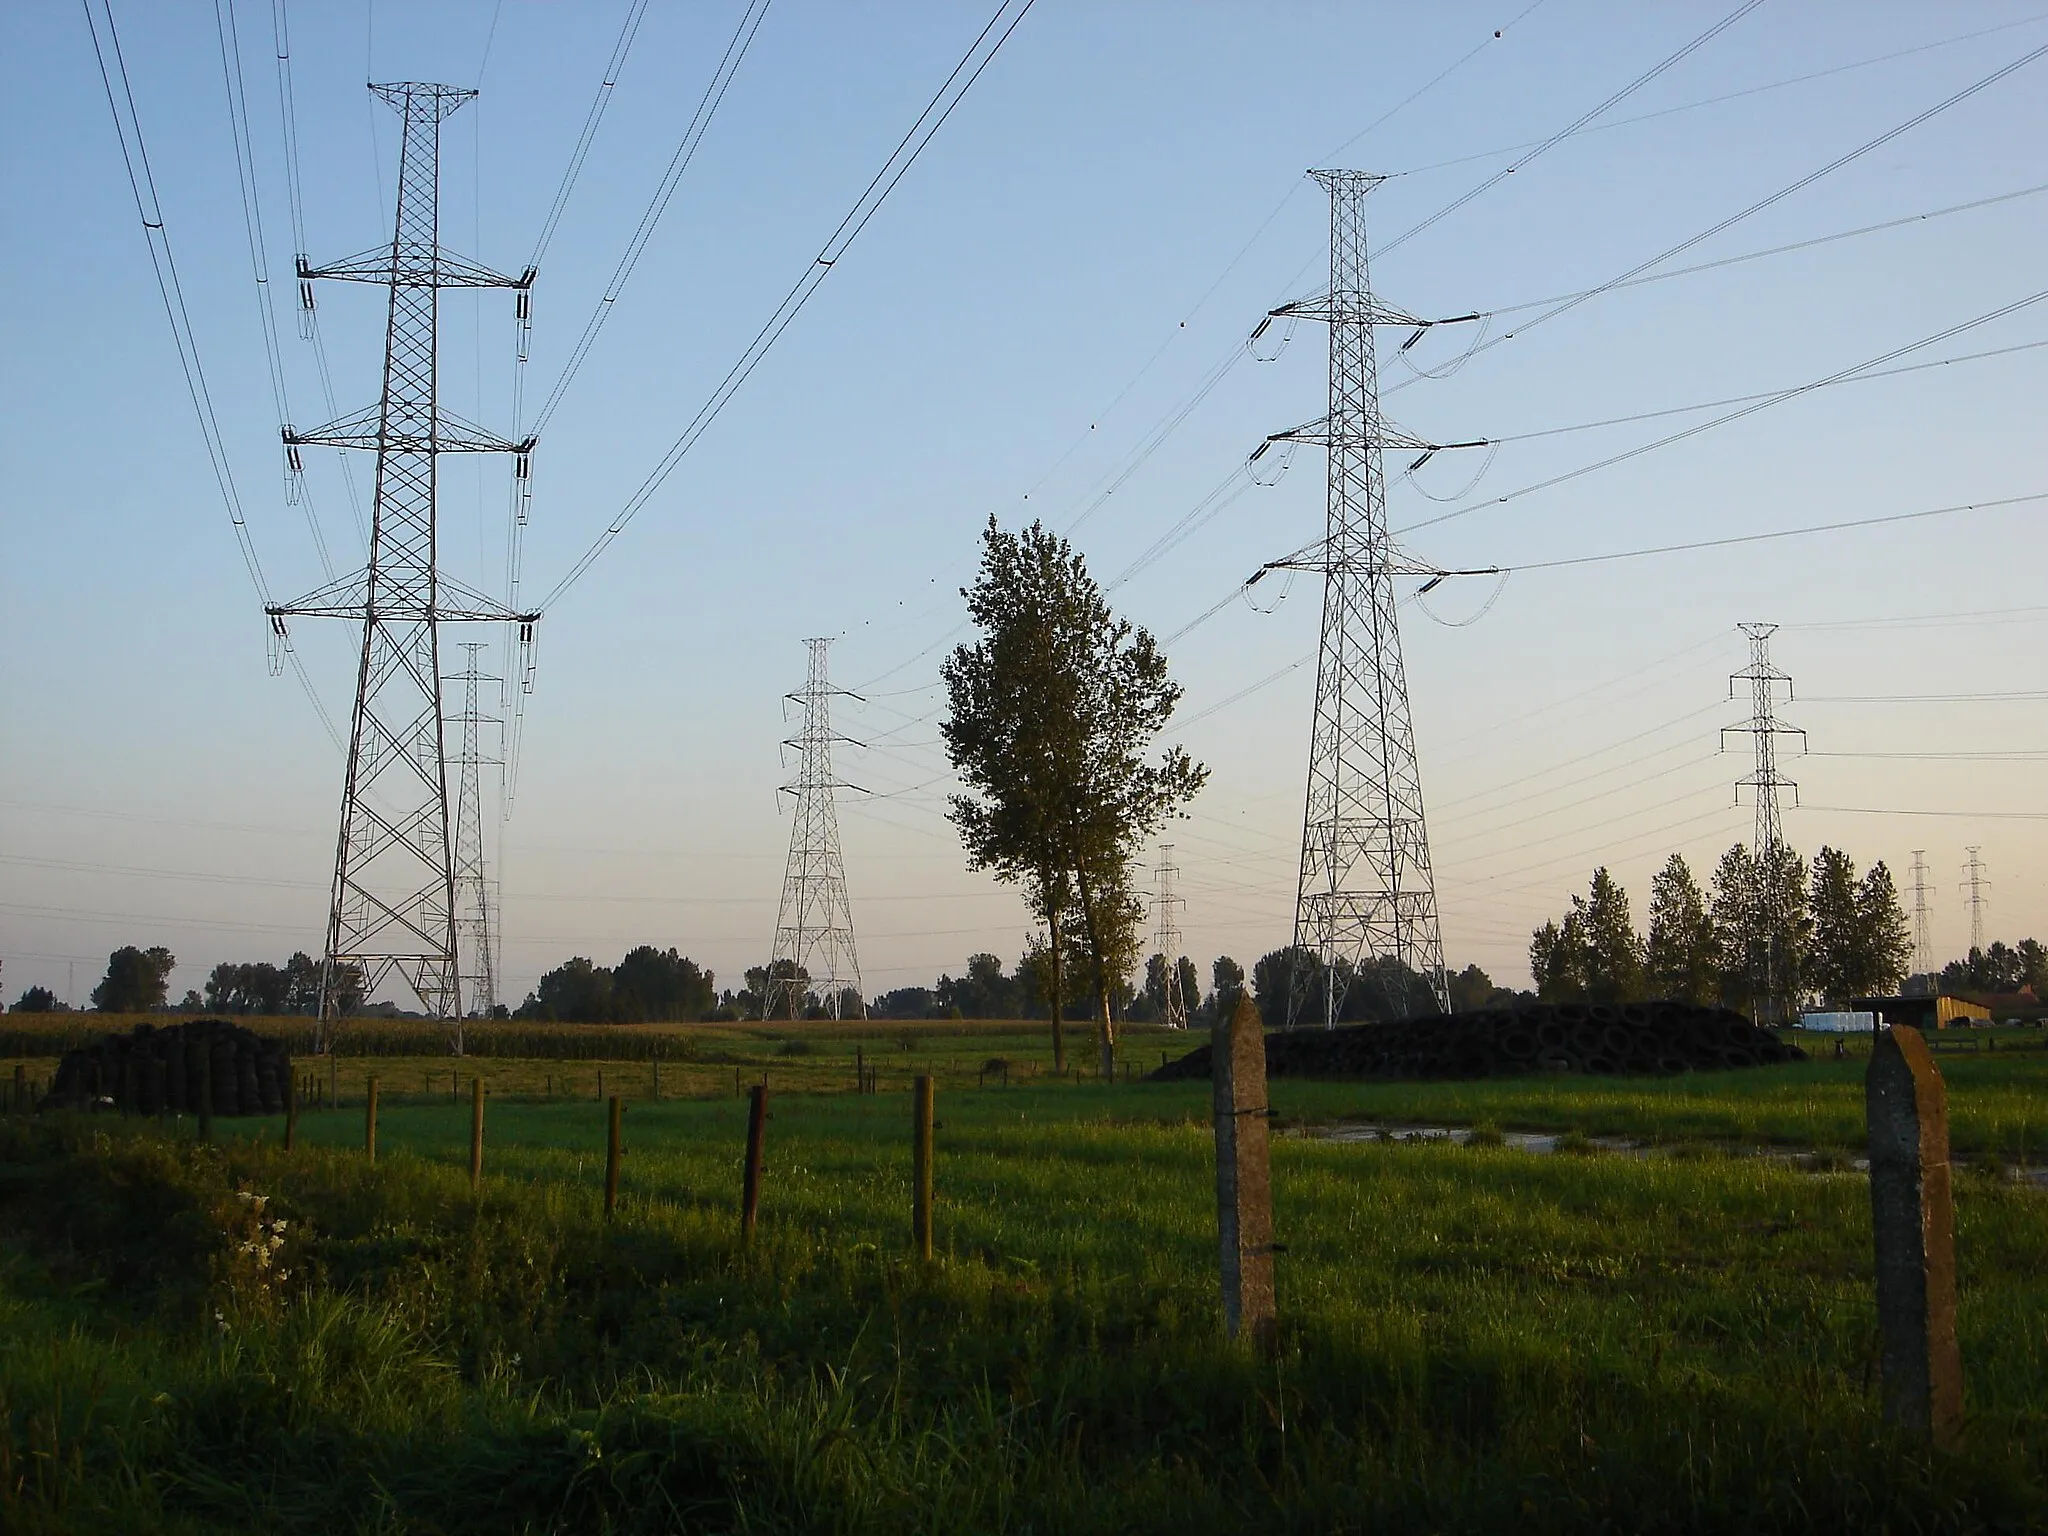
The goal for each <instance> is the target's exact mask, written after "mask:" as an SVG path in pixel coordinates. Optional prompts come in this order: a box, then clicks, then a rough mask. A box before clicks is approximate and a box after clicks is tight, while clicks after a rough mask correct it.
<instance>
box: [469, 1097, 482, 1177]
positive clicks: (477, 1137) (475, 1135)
mask: <svg viewBox="0 0 2048 1536" xmlns="http://www.w3.org/2000/svg"><path fill="white" fill-rule="evenodd" d="M483 1187H484V1080H483V1079H482V1078H481V1077H472V1078H471V1079H470V1080H469V1192H470V1193H471V1194H472V1195H473V1194H475V1193H477V1191H479V1190H481V1189H482V1188H483Z"/></svg>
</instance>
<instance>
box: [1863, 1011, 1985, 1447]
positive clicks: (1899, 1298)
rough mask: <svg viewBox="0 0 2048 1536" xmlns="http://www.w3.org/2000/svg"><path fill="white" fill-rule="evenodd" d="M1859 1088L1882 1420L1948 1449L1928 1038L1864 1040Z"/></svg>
mask: <svg viewBox="0 0 2048 1536" xmlns="http://www.w3.org/2000/svg"><path fill="white" fill-rule="evenodd" d="M1863 1090H1864V1103H1865V1107H1866V1113H1867V1115H1868V1120H1869V1129H1870V1217H1871V1223H1870V1224H1871V1236H1872V1239H1873V1241H1874V1243H1875V1245H1876V1249H1877V1321H1878V1328H1879V1332H1880V1334H1881V1337H1882V1341H1883V1355H1882V1360H1883V1374H1884V1416H1885V1419H1886V1420H1887V1421H1888V1422H1889V1423H1892V1424H1895V1425H1897V1426H1899V1427H1900V1428H1902V1429H1905V1430H1908V1431H1910V1432H1912V1433H1914V1434H1917V1435H1922V1436H1925V1437H1926V1438H1927V1439H1929V1440H1931V1441H1933V1442H1934V1443H1935V1444H1936V1445H1938V1446H1949V1445H1953V1444H1954V1443H1955V1440H1956V1437H1957V1435H1958V1433H1959V1432H1960V1431H1961V1429H1962V1421H1963V1362H1962V1354H1961V1351H1960V1350H1959V1348H1958V1347H1957V1343H1956V1246H1955V1203H1954V1197H1953V1191H1952V1189H1951V1187H1950V1178H1949V1161H1948V1090H1947V1089H1946V1087H1944V1086H1943V1084H1942V1080H1941V1071H1940V1069H1939V1068H1938V1067H1936V1066H1935V1064H1934V1057H1933V1054H1932V1053H1931V1052H1930V1051H1929V1050H1928V1049H1927V1042H1926V1040H1925V1039H1923V1038H1922V1037H1921V1034H1920V1032H1919V1031H1918V1030H1917V1029H1911V1028H1908V1027H1906V1026H1904V1025H1893V1026H1892V1027H1891V1028H1889V1029H1886V1030H1882V1031H1880V1032H1879V1033H1878V1035H1877V1037H1876V1039H1875V1040H1873V1041H1872V1042H1871V1051H1870V1067H1869V1070H1868V1072H1867V1073H1866V1074H1865V1076H1864V1079H1863Z"/></svg>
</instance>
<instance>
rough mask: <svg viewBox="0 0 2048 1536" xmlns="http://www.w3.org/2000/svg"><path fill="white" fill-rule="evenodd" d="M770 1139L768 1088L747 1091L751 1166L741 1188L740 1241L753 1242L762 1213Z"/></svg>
mask: <svg viewBox="0 0 2048 1536" xmlns="http://www.w3.org/2000/svg"><path fill="white" fill-rule="evenodd" d="M767 1138H768V1089H767V1088H766V1087H765V1086H762V1087H758V1088H750V1089H748V1090H747V1168H746V1174H745V1177H744V1180H743V1182H742V1184H741V1187H740V1241H741V1242H743V1243H752V1242H753V1240H754V1222H755V1220H756V1219H757V1218H758V1217H759V1216H760V1214H761V1146H762V1143H763V1142H765V1141H766V1140H767Z"/></svg>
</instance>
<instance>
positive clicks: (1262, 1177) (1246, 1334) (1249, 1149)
mask: <svg viewBox="0 0 2048 1536" xmlns="http://www.w3.org/2000/svg"><path fill="white" fill-rule="evenodd" d="M1209 1068H1210V1077H1211V1080H1212V1083H1213V1087H1214V1091H1215V1116H1216V1231H1217V1238H1218V1241H1219V1245H1220V1247H1221V1249H1222V1260H1223V1326H1224V1330H1225V1331H1226V1332H1227V1333H1228V1334H1229V1335H1230V1336H1231V1337H1232V1338H1233V1339H1249V1340H1251V1342H1252V1345H1253V1347H1254V1348H1256V1349H1257V1350H1258V1351H1259V1352H1260V1353H1261V1354H1265V1355H1270V1354H1272V1353H1273V1351H1274V1350H1275V1348H1276V1347H1277V1346H1278V1342H1279V1321H1278V1318H1277V1316H1276V1314H1275V1311H1274V1304H1273V1253H1274V1245H1273V1171H1272V1162H1271V1154H1270V1149H1269V1148H1268V1146H1267V1141H1266V1118H1267V1103H1266V1030H1265V1025H1264V1023H1263V1022H1262V1021H1261V1020H1260V1018H1259V1010H1258V1009H1257V1008H1256V1007H1255V1006H1254V1005H1253V1004H1252V1001H1251V999H1250V998H1248V997H1247V998H1240V999H1239V1000H1238V1004H1237V1007H1236V1008H1235V1009H1234V1010H1233V1011H1232V1012H1231V1014H1230V1016H1229V1017H1228V1018H1219V1019H1217V1021H1216V1024H1215V1028H1214V1029H1213V1030H1212V1032H1211V1035H1210V1047H1209Z"/></svg>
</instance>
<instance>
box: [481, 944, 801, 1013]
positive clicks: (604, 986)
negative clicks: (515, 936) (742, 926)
mask: <svg viewBox="0 0 2048 1536" xmlns="http://www.w3.org/2000/svg"><path fill="white" fill-rule="evenodd" d="M763 974H764V975H765V974H766V973H765V972H764V973H763ZM717 1007H718V993H717V986H716V982H715V980H714V978H713V976H712V974H711V972H710V970H708V969H706V968H704V967H700V966H699V965H698V964H697V962H696V961H694V960H692V959H690V957H689V956H687V955H683V954H678V953H677V952H676V950H675V949H673V948H669V949H656V948H655V947H654V946H653V945H652V944H642V945H640V946H639V947H638V948H636V949H631V950H628V951H627V952H626V954H625V956H624V958H622V959H621V960H620V961H619V963H618V964H617V965H613V966H604V965H596V964H593V963H592V962H591V961H590V960H589V959H588V958H586V957H585V956H582V955H577V956H576V957H574V958H573V959H571V960H570V961H568V962H567V963H566V964H564V965H559V966H557V967H555V969H553V970H552V971H549V972H548V973H547V974H546V975H545V976H543V977H541V979H540V983H539V985H538V986H536V987H535V988H534V989H533V991H532V992H530V993H529V994H528V995H527V998H526V1001H525V1002H523V1003H521V1004H520V1005H519V1008H518V1011H517V1013H516V1014H515V1015H514V1016H515V1017H517V1018H522V1019H549V1020H558V1021H561V1022H564V1023H576V1024H656V1023H674V1022H678V1021H685V1020H696V1019H703V1018H706V1017H709V1016H710V1015H711V1014H712V1013H713V1012H714V1010H716V1009H717Z"/></svg>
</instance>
